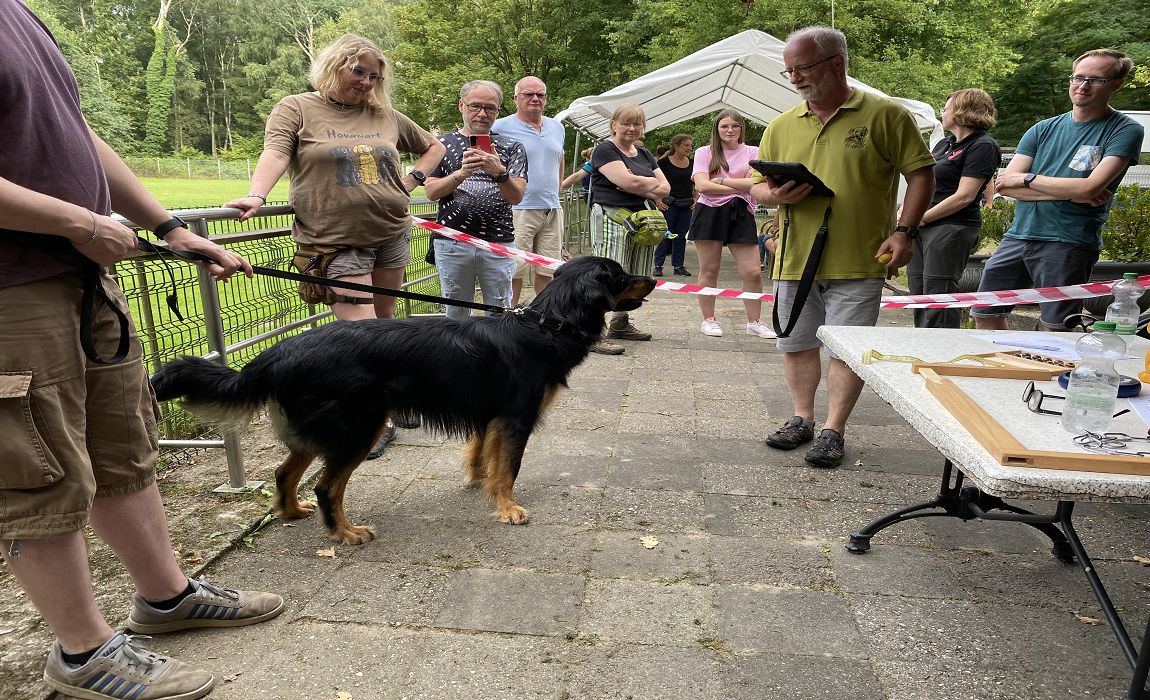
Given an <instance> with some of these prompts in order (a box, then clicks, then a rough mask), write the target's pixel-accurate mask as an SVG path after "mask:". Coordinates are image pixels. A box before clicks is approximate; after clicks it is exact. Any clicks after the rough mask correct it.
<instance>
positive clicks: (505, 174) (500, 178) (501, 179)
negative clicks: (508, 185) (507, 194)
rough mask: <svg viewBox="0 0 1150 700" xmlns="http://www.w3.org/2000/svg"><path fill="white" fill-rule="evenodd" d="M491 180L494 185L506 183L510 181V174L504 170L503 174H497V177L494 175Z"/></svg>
mask: <svg viewBox="0 0 1150 700" xmlns="http://www.w3.org/2000/svg"><path fill="white" fill-rule="evenodd" d="M491 179H492V180H494V181H495V182H496V183H500V184H502V183H504V182H507V181H508V180H510V179H511V173H509V172H507V171H506V170H504V171H503V172H501V173H499V174H498V175H496V176H495V177H493V178H491Z"/></svg>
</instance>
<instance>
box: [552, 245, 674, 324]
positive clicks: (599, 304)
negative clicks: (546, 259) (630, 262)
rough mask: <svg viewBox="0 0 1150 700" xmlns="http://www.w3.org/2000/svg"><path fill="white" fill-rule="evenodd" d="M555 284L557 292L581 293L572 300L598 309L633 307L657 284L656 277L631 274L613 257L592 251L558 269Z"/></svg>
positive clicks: (624, 309)
mask: <svg viewBox="0 0 1150 700" xmlns="http://www.w3.org/2000/svg"><path fill="white" fill-rule="evenodd" d="M553 284H554V285H555V286H557V287H558V289H556V292H559V291H560V290H566V291H567V293H568V294H573V295H574V296H576V297H578V298H577V299H573V300H572V301H574V302H575V303H581V304H583V305H593V306H595V307H596V308H595V310H596V311H598V312H603V311H633V310H634V309H637V308H639V307H640V306H642V305H643V300H644V299H646V298H647V295H648V294H650V293H651V290H653V289H654V288H655V280H654V279H653V278H651V277H645V276H643V275H632V274H629V273H627V272H626V271H625V270H624V269H623V266H622V265H620V264H619V263H617V262H615V261H614V260H611V259H610V258H600V257H597V256H593V255H584V256H580V257H577V258H572V259H571V260H569V261H567V262H566V263H564V264H563V265H562V266H561V267H560V268H559V269H558V270H557V271H556V272H555V280H554V282H553ZM551 286H552V285H548V287H547V289H551Z"/></svg>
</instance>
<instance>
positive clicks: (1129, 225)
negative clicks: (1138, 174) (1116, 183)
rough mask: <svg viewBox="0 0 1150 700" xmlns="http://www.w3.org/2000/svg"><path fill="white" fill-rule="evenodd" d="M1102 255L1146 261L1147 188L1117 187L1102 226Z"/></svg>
mask: <svg viewBox="0 0 1150 700" xmlns="http://www.w3.org/2000/svg"><path fill="white" fill-rule="evenodd" d="M1102 258H1103V259H1104V260H1117V261H1120V262H1150V189H1142V188H1141V187H1139V186H1138V185H1126V186H1125V187H1119V188H1118V191H1117V192H1115V193H1114V202H1113V204H1112V205H1111V207H1110V218H1109V219H1108V220H1107V221H1106V226H1105V228H1103V229H1102Z"/></svg>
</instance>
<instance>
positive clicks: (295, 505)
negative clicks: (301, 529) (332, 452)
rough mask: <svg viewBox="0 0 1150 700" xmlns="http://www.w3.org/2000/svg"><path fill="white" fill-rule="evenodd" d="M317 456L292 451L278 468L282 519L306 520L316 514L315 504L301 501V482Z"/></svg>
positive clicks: (278, 501) (278, 504)
mask: <svg viewBox="0 0 1150 700" xmlns="http://www.w3.org/2000/svg"><path fill="white" fill-rule="evenodd" d="M314 460H315V455H314V454H311V453H310V452H296V451H294V450H293V451H292V452H291V454H289V455H288V458H287V459H285V460H284V462H283V464H281V465H279V466H278V467H276V507H275V511H276V513H278V514H279V515H280V517H282V518H289V519H295V518H306V517H308V516H309V515H311V514H312V513H314V512H315V503H312V502H311V501H301V500H299V482H300V479H301V478H303V473H304V472H305V471H307V468H308V467H309V466H311V463H312V462H313V461H314Z"/></svg>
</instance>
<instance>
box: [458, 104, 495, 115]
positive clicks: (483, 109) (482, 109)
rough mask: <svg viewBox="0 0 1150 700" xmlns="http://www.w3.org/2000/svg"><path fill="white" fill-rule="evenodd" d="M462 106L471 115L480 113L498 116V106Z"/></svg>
mask: <svg viewBox="0 0 1150 700" xmlns="http://www.w3.org/2000/svg"><path fill="white" fill-rule="evenodd" d="M463 106H464V107H466V108H467V111H468V112H471V113H472V114H479V113H480V112H483V113H484V114H499V105H475V104H471V105H468V104H465V105H463Z"/></svg>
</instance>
